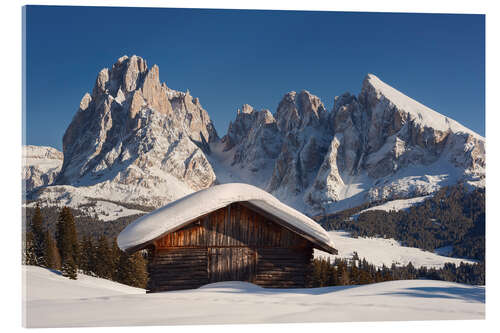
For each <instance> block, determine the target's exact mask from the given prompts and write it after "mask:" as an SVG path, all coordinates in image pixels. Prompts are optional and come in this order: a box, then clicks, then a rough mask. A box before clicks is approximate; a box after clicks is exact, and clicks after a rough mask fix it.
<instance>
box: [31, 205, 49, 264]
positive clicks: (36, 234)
mask: <svg viewBox="0 0 500 333" xmlns="http://www.w3.org/2000/svg"><path fill="white" fill-rule="evenodd" d="M31 231H32V233H33V250H34V252H35V257H36V262H37V263H36V265H38V266H47V263H46V260H45V232H44V230H43V216H42V211H41V210H40V206H39V205H36V207H35V214H34V215H33V218H32V219H31Z"/></svg>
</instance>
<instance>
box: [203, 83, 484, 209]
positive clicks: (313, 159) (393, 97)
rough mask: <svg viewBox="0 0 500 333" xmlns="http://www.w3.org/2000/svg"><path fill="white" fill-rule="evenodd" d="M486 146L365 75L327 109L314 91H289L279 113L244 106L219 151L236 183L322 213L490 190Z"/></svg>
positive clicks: (218, 156)
mask: <svg viewBox="0 0 500 333" xmlns="http://www.w3.org/2000/svg"><path fill="white" fill-rule="evenodd" d="M484 143H485V140H484V138H483V137H482V136H480V135H478V134H476V133H474V132H473V131H471V130H469V129H467V128H466V127H464V126H462V125H460V124H459V123H458V122H456V121H454V120H452V119H450V118H448V117H445V116H443V115H441V114H439V113H437V112H436V111H433V110H431V109H429V108H427V107H425V106H424V105H422V104H420V103H418V102H417V101H415V100H413V99H411V98H409V97H407V96H405V95H404V94H402V93H401V92H399V91H397V90H396V89H394V88H392V87H390V86H388V85H387V84H385V83H384V82H382V81H381V80H380V79H378V78H377V77H376V76H374V75H372V74H368V75H367V77H366V78H365V80H364V82H363V85H362V89H361V92H360V94H359V95H358V96H354V95H351V94H349V93H345V94H343V95H342V96H337V97H336V98H335V104H334V106H333V109H332V110H331V111H330V112H328V111H327V110H326V109H325V107H324V105H323V104H322V102H321V101H320V100H319V98H318V97H316V96H314V95H312V94H310V93H309V92H307V91H302V92H300V93H295V92H291V93H288V94H286V95H285V96H284V97H283V99H282V101H281V102H280V104H279V106H278V109H277V112H276V113H275V114H274V115H272V114H271V113H270V112H269V111H267V110H263V111H256V110H253V108H252V107H251V106H249V105H245V106H244V107H243V111H241V112H240V111H238V113H237V117H236V120H235V121H234V123H231V124H230V126H229V130H228V134H227V135H226V136H225V137H223V138H222V140H221V142H215V143H214V144H213V146H214V148H213V149H212V151H213V152H214V155H215V157H214V158H215V159H218V161H221V162H222V164H224V167H225V172H226V173H229V174H231V175H233V178H237V179H238V180H240V181H248V182H252V181H253V182H254V184H255V185H257V186H262V187H264V188H265V189H266V190H268V191H270V192H271V193H273V194H274V195H276V196H277V197H278V198H280V199H281V200H283V201H285V202H287V203H289V204H291V205H292V206H295V207H296V208H298V209H301V210H303V211H305V212H306V213H309V214H325V213H329V212H334V211H338V210H342V209H346V208H350V207H354V206H357V205H360V204H362V203H365V202H373V201H385V200H394V199H401V198H412V197H416V196H423V195H427V194H430V193H433V192H435V191H436V190H438V189H439V188H440V187H442V186H445V185H453V184H456V183H459V182H464V183H467V184H469V185H473V186H484V177H485V150H484ZM217 146H219V147H217ZM220 146H222V147H220ZM225 177H227V176H226V175H225Z"/></svg>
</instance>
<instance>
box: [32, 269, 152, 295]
mask: <svg viewBox="0 0 500 333" xmlns="http://www.w3.org/2000/svg"><path fill="white" fill-rule="evenodd" d="M22 273H23V279H24V281H23V282H25V283H24V285H25V289H24V290H23V300H25V301H36V300H56V299H81V298H86V297H105V296H114V295H124V294H144V293H145V291H144V289H140V288H134V287H130V286H127V285H124V284H120V283H116V282H113V281H110V280H106V279H100V278H96V277H93V276H88V275H84V274H78V280H70V279H68V278H65V277H63V276H62V275H60V274H59V272H55V271H51V270H48V269H45V268H42V267H37V266H23V267H22Z"/></svg>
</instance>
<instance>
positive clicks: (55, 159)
mask: <svg viewBox="0 0 500 333" xmlns="http://www.w3.org/2000/svg"><path fill="white" fill-rule="evenodd" d="M62 163H63V153H62V152H60V151H59V150H57V149H55V148H52V147H42V146H23V169H22V180H23V185H24V186H23V189H24V191H25V192H30V191H33V190H34V189H36V188H39V187H43V186H47V185H50V184H52V182H53V181H54V179H55V178H56V177H57V174H58V173H59V171H60V170H61V166H62Z"/></svg>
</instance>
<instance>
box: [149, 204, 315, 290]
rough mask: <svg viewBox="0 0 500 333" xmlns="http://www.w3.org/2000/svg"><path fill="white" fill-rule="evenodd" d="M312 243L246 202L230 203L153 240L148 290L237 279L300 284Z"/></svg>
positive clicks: (308, 266)
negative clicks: (244, 203) (256, 210)
mask: <svg viewBox="0 0 500 333" xmlns="http://www.w3.org/2000/svg"><path fill="white" fill-rule="evenodd" d="M312 253H313V249H312V244H311V243H310V242H309V241H308V240H306V239H305V238H303V237H301V236H300V235H298V234H296V233H295V232H292V231H290V230H288V229H286V228H284V227H282V226H280V225H279V224H277V223H275V222H273V221H271V220H269V219H268V218H266V217H265V216H263V214H260V213H257V212H255V211H254V210H252V209H251V208H248V207H247V206H244V205H241V204H238V203H234V204H231V205H230V206H228V207H225V208H222V209H219V210H217V211H214V212H212V213H211V214H209V215H207V216H204V217H202V218H200V219H199V220H197V221H193V222H192V223H190V224H189V225H187V226H186V227H184V228H182V229H180V230H177V231H175V232H172V233H170V234H167V235H165V236H164V237H162V238H160V239H157V240H156V241H155V243H154V254H153V256H152V257H153V258H152V261H151V262H150V283H149V288H148V289H150V291H163V290H177V289H188V288H195V287H199V286H201V285H203V284H206V283H211V282H218V281H227V280H239V281H249V282H253V283H256V284H258V285H261V286H264V287H290V288H291V287H304V286H305V285H306V284H307V281H306V277H307V275H308V273H309V270H310V269H311V260H312Z"/></svg>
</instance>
